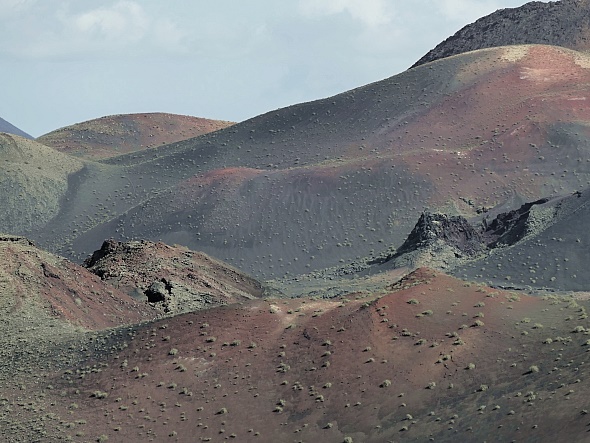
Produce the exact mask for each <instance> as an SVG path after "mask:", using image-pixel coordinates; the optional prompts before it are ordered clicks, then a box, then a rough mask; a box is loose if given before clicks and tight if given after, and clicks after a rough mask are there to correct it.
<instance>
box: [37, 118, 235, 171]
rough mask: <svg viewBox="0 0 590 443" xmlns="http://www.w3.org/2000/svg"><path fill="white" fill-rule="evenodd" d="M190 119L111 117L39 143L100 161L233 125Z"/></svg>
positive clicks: (60, 131) (53, 134)
mask: <svg viewBox="0 0 590 443" xmlns="http://www.w3.org/2000/svg"><path fill="white" fill-rule="evenodd" d="M233 124H234V123H233V122H227V121H221V120H209V119H205V118H198V117H190V116H187V115H176V114H165V113H146V114H122V115H110V116H107V117H101V118H98V119H94V120H89V121H85V122H82V123H77V124H75V125H71V126H66V127H64V128H61V129H57V130H55V131H52V132H50V133H48V134H45V135H42V136H41V137H38V138H37V141H38V142H39V143H43V144H44V145H47V146H51V147H52V148H55V149H57V150H58V151H61V152H64V153H66V154H71V155H74V156H76V157H80V158H85V159H90V160H100V159H105V158H110V157H114V156H117V155H121V154H127V153H130V152H136V151H140V150H143V149H148V148H153V147H156V146H162V145H165V144H169V143H174V142H177V141H180V140H186V139H189V138H193V137H198V136H200V135H203V134H207V133H209V132H213V131H218V130H220V129H223V128H227V127H228V126H231V125H233Z"/></svg>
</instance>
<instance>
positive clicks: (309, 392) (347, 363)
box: [5, 269, 589, 443]
mask: <svg viewBox="0 0 590 443" xmlns="http://www.w3.org/2000/svg"><path fill="white" fill-rule="evenodd" d="M578 303H582V302H581V301H578ZM588 326H589V325H588V321H587V319H586V318H585V308H584V307H583V306H582V305H581V304H576V303H572V301H571V299H567V298H566V299H562V298H560V297H557V296H551V297H549V298H548V299H546V300H543V299H541V298H533V297H529V296H525V295H520V296H519V295H517V294H514V293H510V292H506V291H501V290H493V289H490V288H487V287H485V286H479V285H472V284H468V283H465V282H462V281H460V280H457V279H454V278H451V277H448V276H445V275H443V274H440V273H437V272H434V271H432V270H429V269H419V270H417V271H416V272H414V273H412V274H410V275H409V276H407V277H406V278H404V279H402V280H401V281H400V282H398V283H394V284H392V285H391V286H390V288H389V289H388V290H387V292H386V293H384V294H382V295H373V296H370V297H355V296H354V294H353V295H351V296H348V297H345V298H341V299H338V300H317V299H299V300H273V299H268V300H266V301H263V300H258V301H251V302H247V303H246V304H243V305H233V306H227V307H222V308H216V309H212V310H207V311H201V312H195V313H188V314H183V315H180V316H177V317H174V318H169V319H166V320H159V321H157V322H154V323H150V324H146V325H143V326H140V327H138V328H134V329H133V330H131V331H120V332H118V333H117V332H115V333H114V334H110V338H109V342H108V343H107V344H106V347H107V348H110V349H117V350H116V351H115V352H114V353H112V352H110V353H109V352H108V351H107V353H106V354H105V355H104V356H102V357H99V358H94V359H91V360H88V361H86V362H84V363H82V364H80V365H77V366H73V367H70V368H69V369H68V370H67V371H65V372H63V371H62V373H61V374H60V375H57V378H56V379H54V380H53V381H51V383H52V384H53V385H54V386H55V387H56V391H58V392H59V391H61V392H64V393H65V398H66V399H67V400H65V399H64V398H63V397H62V399H61V400H59V399H58V398H57V397H54V394H53V393H52V391H48V396H49V397H48V398H46V399H45V400H44V401H45V402H49V401H52V400H51V399H53V398H55V400H53V401H55V407H54V409H53V412H54V414H55V417H56V418H57V421H59V424H57V422H51V423H47V424H46V425H45V426H46V428H45V429H46V430H47V432H48V434H50V435H55V436H56V437H57V436H61V437H62V438H65V437H66V436H70V437H71V438H72V439H73V440H74V441H88V439H90V440H92V439H98V438H99V437H100V436H101V435H104V436H108V437H109V441H146V440H147V441H163V440H166V441H179V442H185V441H186V442H188V441H225V440H233V439H236V440H237V441H291V440H295V441H319V440H320V439H321V440H322V441H326V442H333V443H337V442H342V441H344V438H345V437H351V438H352V441H354V442H358V441H362V442H384V441H398V440H400V439H401V440H403V441H424V440H428V439H429V438H434V439H435V441H458V440H459V441H466V442H469V441H483V440H486V439H487V438H489V436H490V435H495V436H496V438H497V439H499V440H501V441H506V440H511V439H520V440H523V441H552V440H555V439H559V440H560V441H563V439H567V441H581V440H582V439H583V438H585V435H586V424H587V419H584V417H583V414H584V411H585V408H587V404H586V403H587V396H586V395H585V392H587V389H588V387H587V385H588V380H587V379H586V377H585V373H586V371H585V370H584V364H585V363H587V362H586V360H588V357H587V353H586V352H585V350H586V349H585V347H584V344H585V343H586V340H587V339H586V338H585V335H586V334H585V333H584V332H583V331H585V329H587V328H588ZM577 327H580V328H581V329H580V331H581V332H579V333H572V331H574V330H577V329H578V328H577ZM549 338H550V339H551V343H549V341H548V340H547V339H549ZM122 345H123V346H122ZM106 350H107V349H105V351H106ZM93 368H94V369H93ZM95 369H96V370H95ZM537 369H538V372H537ZM48 382H49V381H48ZM5 396H6V397H7V403H8V404H9V405H13V404H15V402H16V401H17V400H16V397H14V396H12V395H9V394H5ZM15 407H16V406H15ZM16 410H17V411H18V412H19V413H20V414H22V415H23V417H25V416H27V414H29V412H27V411H26V410H23V408H16ZM13 414H16V412H14V413H13ZM103 439H104V437H103Z"/></svg>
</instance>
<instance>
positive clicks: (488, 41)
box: [412, 0, 590, 68]
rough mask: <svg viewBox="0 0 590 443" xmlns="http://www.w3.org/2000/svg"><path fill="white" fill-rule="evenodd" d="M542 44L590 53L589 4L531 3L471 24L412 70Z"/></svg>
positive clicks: (566, 0) (578, 0) (575, 0)
mask: <svg viewBox="0 0 590 443" xmlns="http://www.w3.org/2000/svg"><path fill="white" fill-rule="evenodd" d="M523 44H543V45H553V46H562V47H564V48H570V49H575V50H578V51H588V50H590V2H589V1H588V0H561V1H559V2H555V1H552V2H538V1H534V2H530V3H526V4H525V5H523V6H520V7H518V8H507V9H500V10H498V11H496V12H494V13H492V14H490V15H487V16H485V17H482V18H480V19H479V20H477V21H476V22H474V23H471V24H469V25H467V26H465V27H464V28H462V29H461V30H459V31H458V32H457V33H456V34H455V35H453V36H452V37H449V38H448V39H446V40H445V41H444V42H442V43H440V44H439V45H437V46H436V48H434V49H432V50H431V51H430V52H428V53H427V54H426V55H425V56H424V57H422V58H421V59H420V60H418V61H417V62H416V63H415V64H414V65H413V66H412V68H414V67H416V66H419V65H422V64H425V63H428V62H431V61H434V60H438V59H441V58H445V57H450V56H452V55H457V54H462V53H464V52H469V51H475V50H477V49H484V48H493V47H498V46H508V45H523Z"/></svg>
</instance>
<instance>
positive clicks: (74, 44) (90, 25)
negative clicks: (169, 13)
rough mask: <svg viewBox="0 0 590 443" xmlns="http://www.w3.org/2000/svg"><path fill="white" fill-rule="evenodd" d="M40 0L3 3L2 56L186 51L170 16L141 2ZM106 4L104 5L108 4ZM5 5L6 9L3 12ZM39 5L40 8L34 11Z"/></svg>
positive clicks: (6, 0) (59, 56) (0, 15)
mask: <svg viewBox="0 0 590 443" xmlns="http://www.w3.org/2000/svg"><path fill="white" fill-rule="evenodd" d="M34 3H35V0H20V1H19V0H0V11H4V12H0V20H1V19H2V18H3V17H5V16H6V15H7V14H8V12H6V11H10V13H11V15H12V18H11V20H5V21H4V23H3V28H4V29H3V30H4V31H5V35H6V38H5V39H3V40H2V41H0V54H2V53H4V54H9V55H11V56H13V57H17V58H21V59H22V58H29V59H54V58H57V59H64V58H65V59H83V58H93V57H96V56H97V55H99V54H100V55H101V56H102V57H107V58H113V57H125V58H128V57H141V56H143V55H146V54H149V55H150V56H160V55H165V54H177V53H179V52H183V51H184V49H185V47H186V44H185V42H184V40H185V39H186V38H187V34H186V33H185V32H183V31H182V30H180V29H179V28H178V26H176V24H175V23H174V22H173V21H172V20H170V19H169V18H168V17H166V16H163V15H158V14H157V13H154V12H153V11H148V10H146V9H145V8H144V6H143V5H142V4H140V2H138V1H132V0H118V1H111V2H109V3H107V2H104V3H107V4H106V5H104V6H100V7H94V5H93V2H84V3H82V2H77V1H74V0H63V1H62V2H61V4H60V5H59V6H58V7H50V5H49V4H48V3H45V2H37V5H36V6H35V5H34ZM104 3H103V4H104ZM2 5H4V6H5V7H6V9H4V10H3V9H2V8H1V6H2ZM32 6H35V7H32Z"/></svg>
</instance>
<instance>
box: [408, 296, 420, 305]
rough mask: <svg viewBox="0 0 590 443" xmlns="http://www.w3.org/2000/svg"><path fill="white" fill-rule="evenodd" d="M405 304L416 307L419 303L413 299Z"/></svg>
mask: <svg viewBox="0 0 590 443" xmlns="http://www.w3.org/2000/svg"><path fill="white" fill-rule="evenodd" d="M406 303H407V304H409V305H417V304H419V303H420V302H419V301H418V300H416V299H415V298H411V299H409V300H408V301H407V302H406Z"/></svg>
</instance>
